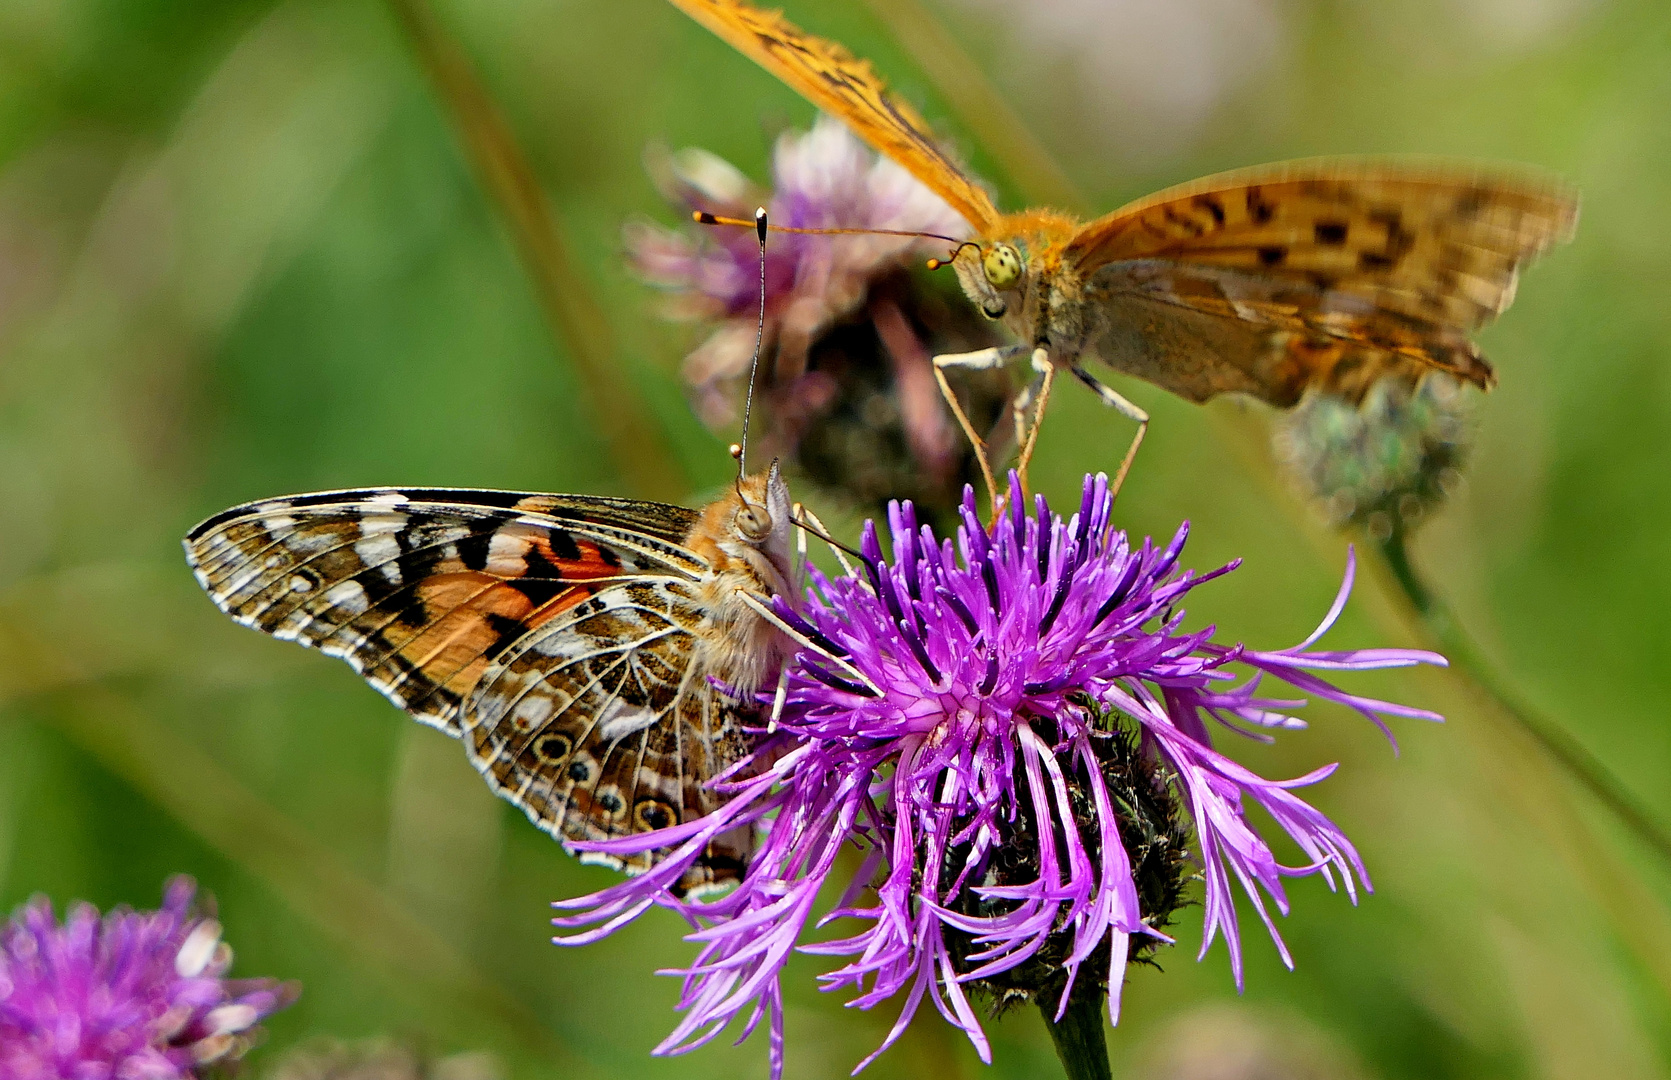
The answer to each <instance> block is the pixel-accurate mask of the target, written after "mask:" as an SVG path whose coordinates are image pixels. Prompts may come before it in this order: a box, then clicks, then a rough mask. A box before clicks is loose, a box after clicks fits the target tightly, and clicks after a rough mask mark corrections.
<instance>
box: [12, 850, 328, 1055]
mask: <svg viewBox="0 0 1671 1080" xmlns="http://www.w3.org/2000/svg"><path fill="white" fill-rule="evenodd" d="M195 892H196V886H195V885H194V884H193V883H192V882H191V881H190V880H189V879H187V878H176V879H175V880H174V881H172V882H170V883H169V885H168V888H167V890H166V893H165V895H164V898H163V905H162V909H161V910H160V911H147V912H136V911H130V910H127V909H125V908H117V909H115V910H113V911H111V912H110V913H109V914H108V915H106V916H104V917H103V918H102V919H101V918H100V917H99V913H98V911H97V910H95V909H94V908H93V907H91V906H90V905H87V904H78V905H76V906H74V907H72V908H71V909H70V910H69V912H68V913H66V915H65V917H64V921H63V923H62V924H60V923H59V922H58V921H57V920H56V919H55V918H54V917H53V913H52V905H51V903H50V902H49V901H48V900H46V899H45V898H44V897H43V898H38V899H35V900H33V901H31V902H30V903H29V904H28V905H26V906H25V907H24V908H22V909H21V910H20V911H19V912H18V913H17V914H16V915H15V916H13V918H12V919H11V921H10V922H9V923H8V924H6V926H5V927H4V929H3V931H0V1078H4V1080H57V1078H60V1077H75V1078H77V1080H83V1078H85V1080H107V1078H108V1080H183V1078H186V1077H193V1076H196V1075H198V1072H199V1070H200V1069H203V1068H205V1067H207V1066H209V1065H211V1064H213V1063H216V1062H222V1061H228V1060H232V1059H235V1058H237V1057H238V1056H240V1055H241V1054H242V1053H243V1052H244V1051H245V1050H246V1049H248V1048H249V1046H250V1045H252V1044H253V1042H254V1041H255V1039H256V1038H257V1037H258V1036H259V1034H260V1028H259V1027H258V1024H259V1023H260V1021H261V1020H262V1018H263V1017H265V1016H267V1015H269V1014H270V1013H273V1012H276V1011H277V1010H279V1009H281V1008H283V1007H284V1006H286V1005H288V1004H289V1003H290V1002H291V1001H292V1000H294V998H295V988H294V987H293V986H288V985H282V984H279V983H277V982H274V981H273V980H271V979H247V980H234V979H228V978H226V973H227V971H228V969H229V968H230V967H231V966H232V950H231V949H230V948H228V947H227V945H226V943H225V942H223V941H222V940H221V936H220V934H221V930H220V924H219V923H218V922H216V921H215V920H214V918H212V917H209V916H205V915H203V914H200V913H199V912H198V911H197V910H196V909H195V908H194V906H193V903H192V897H193V894H194V893H195Z"/></svg>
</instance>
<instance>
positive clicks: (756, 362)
mask: <svg viewBox="0 0 1671 1080" xmlns="http://www.w3.org/2000/svg"><path fill="white" fill-rule="evenodd" d="M708 216H709V217H712V216H713V215H711V214H710V215H708ZM697 217H698V218H699V219H700V218H701V217H702V215H701V214H698V215H697ZM727 220H730V219H727ZM768 227H769V226H768V225H767V223H766V208H765V207H764V206H762V207H759V208H757V209H756V210H755V211H754V235H755V236H757V237H759V239H760V320H759V321H758V322H757V323H756V324H755V327H754V359H752V360H750V361H749V364H748V393H747V395H746V396H745V397H744V398H743V435H742V439H741V440H740V441H739V442H738V443H737V445H736V446H735V447H734V448H733V451H732V456H733V457H735V458H736V459H737V494H739V495H741V494H742V492H743V488H742V484H743V477H745V476H747V475H748V463H747V461H748V419H749V414H751V413H752V412H753V411H754V376H755V374H756V373H757V372H758V371H759V370H760V347H761V346H762V345H763V344H764V343H765V341H766V230H767V228H768ZM744 501H745V502H747V501H748V500H746V499H745V500H744Z"/></svg>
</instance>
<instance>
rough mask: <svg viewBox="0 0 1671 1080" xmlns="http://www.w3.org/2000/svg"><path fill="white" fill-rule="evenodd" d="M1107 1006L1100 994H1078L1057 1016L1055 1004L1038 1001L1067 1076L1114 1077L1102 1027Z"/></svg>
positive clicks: (1075, 1079) (1071, 1079) (1072, 1079)
mask: <svg viewBox="0 0 1671 1080" xmlns="http://www.w3.org/2000/svg"><path fill="white" fill-rule="evenodd" d="M1105 1007H1106V1004H1105V1002H1104V1001H1103V998H1102V995H1100V994H1099V995H1096V996H1093V997H1087V998H1079V999H1077V1000H1074V1001H1070V1002H1068V1008H1067V1011H1066V1012H1064V1013H1063V1014H1062V1018H1061V1019H1060V1020H1057V1019H1056V1007H1055V1006H1054V1005H1047V1004H1045V1003H1044V1002H1043V1001H1040V1002H1039V1012H1040V1014H1042V1015H1043V1016H1044V1026H1045V1028H1046V1029H1048V1030H1049V1032H1050V1041H1051V1043H1052V1044H1053V1045H1054V1046H1055V1047H1056V1056H1057V1057H1058V1058H1061V1059H1062V1071H1063V1072H1065V1073H1067V1076H1068V1080H1113V1075H1114V1074H1113V1073H1112V1072H1111V1071H1110V1070H1109V1068H1108V1040H1107V1039H1106V1037H1105V1036H1104V1035H1103V1028H1102V1016H1103V1010H1104V1009H1105Z"/></svg>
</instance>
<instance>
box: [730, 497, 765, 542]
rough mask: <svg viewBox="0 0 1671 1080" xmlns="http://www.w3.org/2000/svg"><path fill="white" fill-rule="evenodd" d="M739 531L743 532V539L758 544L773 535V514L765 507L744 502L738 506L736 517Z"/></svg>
mask: <svg viewBox="0 0 1671 1080" xmlns="http://www.w3.org/2000/svg"><path fill="white" fill-rule="evenodd" d="M735 521H736V525H737V531H738V532H740V533H742V534H743V539H744V540H747V541H748V542H749V543H751V544H758V543H760V542H761V541H762V540H764V539H766V537H768V536H770V535H772V515H770V514H768V513H767V512H766V510H765V509H764V508H763V507H759V506H754V505H753V504H751V503H744V504H743V505H742V506H740V507H738V508H737V517H736V519H735Z"/></svg>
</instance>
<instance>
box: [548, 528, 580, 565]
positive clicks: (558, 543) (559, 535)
mask: <svg viewBox="0 0 1671 1080" xmlns="http://www.w3.org/2000/svg"><path fill="white" fill-rule="evenodd" d="M551 552H552V554H554V555H556V556H557V557H558V558H559V559H569V560H571V561H573V560H578V559H579V558H580V545H579V544H577V543H575V540H574V534H573V533H571V532H569V531H568V530H567V529H552V530H551Z"/></svg>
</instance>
